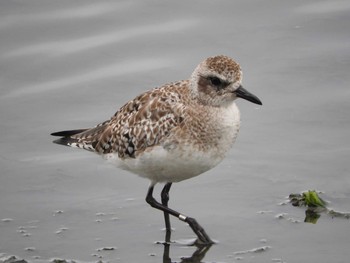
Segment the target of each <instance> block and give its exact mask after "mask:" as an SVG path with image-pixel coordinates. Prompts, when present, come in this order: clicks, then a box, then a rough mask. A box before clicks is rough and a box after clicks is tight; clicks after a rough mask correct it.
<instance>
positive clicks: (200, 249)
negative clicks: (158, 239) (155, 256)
mask: <svg viewBox="0 0 350 263" xmlns="http://www.w3.org/2000/svg"><path fill="white" fill-rule="evenodd" d="M170 236H171V233H170V232H168V231H167V233H166V236H165V240H167V239H169V240H170ZM163 245H164V253H163V263H172V261H171V258H170V246H171V245H172V244H171V243H169V242H165V243H163ZM173 245H174V244H173ZM194 246H195V247H196V250H195V251H194V252H193V254H192V256H190V257H182V258H181V261H180V263H200V262H202V260H203V259H204V257H205V254H206V253H207V252H208V251H209V249H210V247H211V246H212V245H211V244H209V245H203V244H202V245H201V244H194ZM174 262H175V261H174ZM176 262H178V261H176Z"/></svg>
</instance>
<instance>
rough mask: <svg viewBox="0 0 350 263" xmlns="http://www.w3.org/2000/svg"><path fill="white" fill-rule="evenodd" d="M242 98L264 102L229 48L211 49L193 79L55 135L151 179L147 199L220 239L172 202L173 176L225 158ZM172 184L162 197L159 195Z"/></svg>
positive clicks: (201, 235) (205, 238)
mask: <svg viewBox="0 0 350 263" xmlns="http://www.w3.org/2000/svg"><path fill="white" fill-rule="evenodd" d="M238 98H242V99H245V100H247V101H250V102H252V103H255V104H258V105H262V102H261V100H260V99H259V98H258V97H257V96H255V95H254V94H252V93H250V92H249V91H247V90H246V89H245V88H243V86H242V70H241V67H240V65H239V64H238V63H237V62H236V61H235V60H234V59H232V58H230V57H228V56H225V55H217V56H212V57H208V58H206V59H205V60H203V61H202V62H201V63H199V65H198V66H197V67H196V68H195V69H194V71H193V73H192V74H191V75H190V77H189V78H188V79H186V80H181V81H176V82H169V83H168V84H165V85H162V86H159V87H156V88H153V89H151V90H149V91H145V92H144V93H142V94H140V95H138V96H137V97H136V98H134V99H133V100H130V101H128V102H127V103H126V104H125V105H124V106H122V107H121V108H120V109H119V110H118V111H117V112H116V113H115V114H114V115H113V116H112V117H111V118H110V119H108V120H107V121H104V122H102V123H100V124H98V125H97V126H95V127H93V128H89V129H75V130H65V131H59V132H54V133H52V134H51V135H53V136H59V137H60V138H58V139H56V140H55V141H54V143H57V144H61V145H66V146H70V147H76V148H81V149H85V150H88V151H91V152H94V153H97V154H99V155H101V156H102V157H103V158H104V159H105V160H107V162H110V163H112V164H114V165H115V166H117V167H118V168H120V169H123V170H127V171H129V172H131V173H134V174H137V175H139V176H141V177H144V178H147V179H149V180H150V184H149V188H148V191H147V195H146V202H147V203H148V204H149V205H151V206H152V207H153V208H156V209H158V210H161V211H162V212H163V213H164V220H165V229H166V231H167V233H170V232H171V231H172V230H171V224H170V216H174V217H176V218H178V219H180V220H181V221H184V222H185V223H187V224H188V225H189V226H190V228H191V229H192V230H193V232H194V233H195V234H196V236H197V239H196V242H198V243H199V244H207V245H209V244H213V243H215V242H214V241H213V240H212V239H211V238H210V237H209V235H208V234H207V233H206V231H205V230H204V228H203V227H202V226H201V225H200V224H199V223H198V222H197V220H196V219H195V218H193V217H189V216H186V215H184V214H182V213H180V212H178V211H175V210H173V209H171V208H169V206H168V201H169V191H170V188H171V186H172V184H173V183H177V182H181V181H183V180H186V179H189V178H192V177H195V176H198V175H200V174H202V173H204V172H206V171H208V170H210V169H212V168H214V167H215V166H216V165H218V164H219V163H220V162H221V161H222V160H223V159H224V158H225V155H226V154H227V152H228V151H229V150H230V148H231V147H232V145H233V144H234V142H235V140H236V138H237V135H238V132H239V129H240V111H239V109H238V107H237V105H236V103H235V101H236V99H238ZM158 183H159V184H164V187H163V189H162V191H161V202H159V201H157V200H156V199H155V198H154V197H153V190H154V187H155V185H156V184H158Z"/></svg>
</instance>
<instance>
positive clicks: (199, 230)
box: [146, 185, 214, 244]
mask: <svg viewBox="0 0 350 263" xmlns="http://www.w3.org/2000/svg"><path fill="white" fill-rule="evenodd" d="M153 189H154V185H151V186H150V187H149V188H148V192H147V196H146V202H147V203H148V204H150V205H151V206H152V207H154V208H156V209H159V210H161V211H163V212H166V213H167V214H170V215H172V216H175V217H177V218H178V219H180V220H181V221H184V222H186V223H188V224H189V226H190V227H191V229H192V230H193V232H194V233H195V234H196V235H197V237H198V242H199V243H201V244H214V242H213V241H212V240H211V239H210V237H209V236H208V235H207V233H206V232H205V230H204V229H203V227H201V226H200V225H199V224H198V222H197V221H196V220H195V219H194V218H192V217H187V216H185V215H182V214H180V213H179V212H177V211H175V210H173V209H171V208H169V207H167V206H165V205H163V204H161V203H159V202H157V200H156V199H154V197H153ZM169 190H170V186H169Z"/></svg>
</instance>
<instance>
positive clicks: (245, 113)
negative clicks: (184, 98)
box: [0, 0, 350, 263]
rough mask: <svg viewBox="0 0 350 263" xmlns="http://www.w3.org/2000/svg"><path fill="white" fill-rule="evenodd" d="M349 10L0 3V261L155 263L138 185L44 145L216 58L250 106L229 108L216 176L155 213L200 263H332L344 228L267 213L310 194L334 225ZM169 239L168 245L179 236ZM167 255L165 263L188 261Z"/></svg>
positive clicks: (288, 209)
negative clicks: (167, 216) (201, 241)
mask: <svg viewBox="0 0 350 263" xmlns="http://www.w3.org/2000/svg"><path fill="white" fill-rule="evenodd" d="M349 11H350V3H349V1H312V0H307V1H305V0H304V1H273V0H267V1H258V0H254V1H249V2H248V1H243V0H240V1H220V2H217V1H191V2H187V1H186V2H185V1H176V2H175V1H174V2H168V1H167V2H160V1H116V2H113V1H98V2H96V1H74V2H72V1H43V0H31V1H1V2H0V43H1V45H0V130H1V137H0V167H1V174H0V258H1V256H6V255H17V256H18V257H20V258H24V259H26V260H29V261H40V260H43V261H47V260H50V259H52V258H64V259H74V260H78V261H89V262H90V261H95V262H96V261H98V260H100V259H101V260H103V261H109V262H162V261H163V254H164V253H165V254H166V253H167V247H164V246H163V245H159V244H155V243H154V242H155V241H162V240H164V231H162V230H161V229H162V228H163V216H162V214H161V213H160V212H158V211H156V210H154V209H152V208H151V207H149V206H148V205H147V204H146V203H145V201H144V197H145V194H146V191H147V187H148V182H147V181H146V180H144V179H140V178H138V177H137V176H134V175H131V174H129V173H127V172H125V171H121V170H116V169H114V168H113V167H110V166H108V165H105V163H104V161H103V160H101V159H100V158H98V156H95V155H93V154H91V153H88V152H84V151H79V150H74V149H69V148H66V147H59V146H57V145H54V144H52V143H51V141H52V138H51V137H50V136H49V134H50V133H51V132H53V131H57V130H63V129H71V128H84V127H90V126H93V125H95V124H97V123H99V122H100V121H103V120H105V119H107V118H109V117H110V116H111V115H112V114H113V113H114V112H115V111H116V110H117V109H118V108H119V107H120V106H122V105H123V104H124V103H125V102H126V101H127V100H129V99H132V98H133V97H134V96H136V95H137V94H139V93H140V92H142V91H145V90H147V89H150V88H152V87H155V86H158V85H161V84H163V83H166V82H170V81H175V80H179V79H184V78H187V77H188V76H189V75H190V74H191V72H192V70H193V69H194V67H195V66H196V65H197V64H198V63H199V62H200V61H201V60H203V59H204V58H205V57H208V56H211V55H216V54H225V55H228V56H231V57H234V58H235V59H236V60H237V61H239V62H240V64H241V66H242V68H243V71H244V87H245V88H247V89H248V90H249V91H251V92H253V93H254V94H256V95H257V96H259V97H260V98H261V99H262V101H263V103H264V105H263V106H262V107H256V106H255V105H253V104H251V103H248V102H246V101H239V102H238V104H239V107H240V109H241V112H242V128H241V132H240V135H239V138H238V141H237V142H236V144H235V147H234V149H233V150H232V151H231V152H230V154H229V155H228V157H227V158H226V159H225V161H224V162H223V163H222V164H220V165H219V166H218V167H217V168H215V169H213V170H211V171H209V172H207V173H205V174H203V175H201V176H199V177H197V178H194V179H191V180H188V181H185V182H182V183H179V184H175V185H174V186H173V188H172V191H171V193H170V198H171V199H170V206H171V207H173V208H174V209H177V210H179V211H182V212H184V213H185V214H189V215H191V216H193V217H196V218H197V219H198V221H199V222H200V223H201V224H202V225H203V226H204V227H205V228H206V230H207V232H208V233H209V234H210V236H211V237H212V238H213V239H215V240H218V244H217V245H214V246H212V247H211V248H210V249H209V251H204V252H205V253H204V252H203V253H202V254H200V255H201V256H203V257H204V258H203V259H201V260H202V261H203V262H238V261H239V262H288V263H290V262H339V263H340V262H348V258H349V257H350V251H349V249H348V247H349V243H350V242H349V241H350V238H349V234H350V227H349V224H350V221H349V220H346V219H335V218H331V217H329V216H327V215H321V218H320V219H319V220H318V222H317V224H307V223H303V220H304V210H303V209H301V208H295V207H292V206H291V205H289V204H287V205H281V203H282V202H284V201H285V200H286V196H288V195H289V194H290V193H298V192H301V191H304V190H308V189H317V190H320V191H322V192H324V194H323V195H322V197H323V198H324V199H326V200H328V201H330V202H331V203H330V206H331V207H332V208H334V209H336V210H337V211H350V205H349V204H350V179H349V178H350V177H349V170H350V163H349V156H350V141H349V128H350V115H349V112H350V104H349V100H350V89H349V83H350V75H349V69H350V45H349V43H350V31H349V29H348V27H349V23H350V16H349V15H348V14H349ZM158 188H160V187H158ZM158 188H157V191H158V192H159V189H158ZM281 214H282V215H283V216H281V218H279V219H278V215H281ZM276 216H277V218H276ZM172 224H173V227H174V228H175V231H174V232H173V235H172V239H173V240H178V241H181V240H188V239H191V238H193V237H194V235H193V233H192V232H191V230H190V229H189V227H187V226H186V225H185V224H183V223H182V222H180V221H178V220H177V219H173V220H172ZM261 247H263V248H266V250H264V251H262V252H254V249H256V248H261ZM103 248H107V250H106V249H103ZM108 248H109V249H110V250H108ZM169 250H170V251H169V253H170V254H169V257H171V259H172V260H173V261H177V262H179V261H181V258H182V257H191V256H192V254H193V253H195V251H196V248H195V247H188V246H185V245H181V244H179V243H177V244H171V245H170V248H169ZM258 251H259V250H258ZM195 255H196V254H195ZM166 259H167V258H166V257H165V260H166ZM197 261H199V260H197ZM193 262H196V261H195V260H193Z"/></svg>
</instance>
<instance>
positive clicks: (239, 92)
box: [234, 86, 262, 105]
mask: <svg viewBox="0 0 350 263" xmlns="http://www.w3.org/2000/svg"><path fill="white" fill-rule="evenodd" d="M234 93H236V96H237V97H239V98H242V99H245V100H248V101H250V102H253V103H255V104H259V105H262V102H261V101H260V99H259V98H258V97H257V96H255V95H253V94H252V93H250V92H249V91H247V90H246V89H244V88H243V87H242V86H239V88H238V89H236V90H235V91H234Z"/></svg>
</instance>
